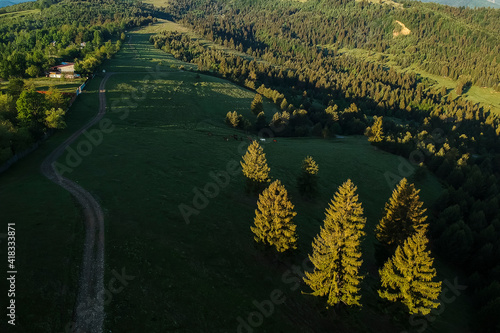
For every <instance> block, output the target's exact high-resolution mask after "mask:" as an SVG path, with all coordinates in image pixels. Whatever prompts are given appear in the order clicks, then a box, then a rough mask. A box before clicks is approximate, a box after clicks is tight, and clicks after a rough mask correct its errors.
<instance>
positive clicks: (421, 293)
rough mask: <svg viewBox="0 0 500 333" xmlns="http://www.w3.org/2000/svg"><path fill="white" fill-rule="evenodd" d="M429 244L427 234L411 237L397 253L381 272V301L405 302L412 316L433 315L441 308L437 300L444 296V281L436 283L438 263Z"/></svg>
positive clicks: (417, 234)
mask: <svg viewBox="0 0 500 333" xmlns="http://www.w3.org/2000/svg"><path fill="white" fill-rule="evenodd" d="M427 243H428V240H427V238H426V237H425V234H424V233H423V232H418V233H415V234H413V235H412V236H411V237H409V238H408V239H407V240H406V241H405V242H404V243H403V245H401V246H398V248H397V249H396V253H395V254H394V256H393V257H392V258H390V259H389V260H388V261H387V262H386V263H385V265H384V267H383V268H382V269H380V271H379V273H380V277H381V280H382V289H381V290H379V291H378V293H379V295H380V297H382V298H385V299H387V300H389V301H392V302H396V301H401V302H402V303H403V304H404V305H405V306H406V307H407V308H408V311H409V313H410V314H422V315H426V314H429V313H430V311H431V310H432V309H433V308H437V307H438V306H439V302H436V300H437V299H438V297H439V294H440V293H441V281H439V282H434V281H432V280H433V279H434V277H436V269H435V268H434V267H432V264H433V261H434V259H433V258H432V257H431V253H430V251H427V250H426V246H427Z"/></svg>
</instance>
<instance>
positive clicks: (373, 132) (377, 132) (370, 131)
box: [365, 116, 384, 142]
mask: <svg viewBox="0 0 500 333" xmlns="http://www.w3.org/2000/svg"><path fill="white" fill-rule="evenodd" d="M382 118H383V117H377V116H374V117H373V119H374V120H375V122H374V123H373V125H372V126H370V127H368V128H367V129H366V132H365V135H366V136H368V141H370V142H381V141H382V140H384V131H383V124H382Z"/></svg>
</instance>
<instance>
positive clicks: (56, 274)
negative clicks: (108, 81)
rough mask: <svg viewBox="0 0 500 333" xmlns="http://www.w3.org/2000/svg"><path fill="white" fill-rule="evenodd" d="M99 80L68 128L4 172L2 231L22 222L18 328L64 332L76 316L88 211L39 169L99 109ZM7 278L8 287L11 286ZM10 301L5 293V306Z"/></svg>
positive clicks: (0, 185)
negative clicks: (84, 224) (73, 313)
mask: <svg viewBox="0 0 500 333" xmlns="http://www.w3.org/2000/svg"><path fill="white" fill-rule="evenodd" d="M99 81H100V79H98V78H96V79H94V80H93V81H91V82H90V84H89V85H88V86H87V90H86V91H85V92H84V93H83V94H82V95H80V97H78V99H77V102H76V103H75V104H74V105H73V107H72V108H71V110H70V112H69V113H68V115H67V124H68V128H67V129H65V130H64V131H61V132H58V133H56V134H55V135H53V136H52V137H50V138H49V139H48V140H47V141H45V142H44V143H43V144H42V145H41V147H40V148H39V149H37V150H36V151H34V152H33V153H32V154H30V155H28V156H27V157H26V158H24V159H22V160H21V161H20V162H18V163H16V164H15V165H14V166H13V167H11V168H10V169H9V170H7V171H6V172H5V173H2V174H0V207H1V215H0V221H1V222H2V230H1V231H0V233H5V232H6V230H7V223H16V245H17V252H16V266H17V267H16V268H17V272H18V274H17V280H16V289H17V290H16V309H17V310H16V313H17V318H18V319H17V321H16V329H17V330H18V332H47V333H52V332H60V331H61V332H62V331H64V326H65V325H66V324H67V323H68V322H69V321H70V320H71V315H72V311H73V305H74V303H75V294H76V291H77V288H76V287H77V283H78V276H79V268H78V267H79V266H80V263H81V260H82V244H83V241H82V240H83V237H84V234H83V222H82V217H81V213H80V208H79V207H78V206H77V205H76V203H75V201H74V200H73V198H72V197H71V196H70V194H69V193H67V192H66V191H65V190H63V189H62V188H60V187H59V186H57V185H56V184H54V183H52V182H50V181H49V180H47V179H46V178H45V177H43V176H42V174H41V173H40V171H39V170H40V165H41V163H42V161H43V160H44V159H45V157H46V156H47V155H48V154H49V153H50V152H51V151H52V150H53V149H55V148H56V147H57V146H58V145H59V144H60V143H62V141H63V140H64V139H66V138H67V137H68V136H69V135H71V134H72V133H73V132H75V131H76V130H77V129H78V128H80V127H81V126H82V125H83V124H85V123H86V122H87V121H88V120H89V119H90V118H92V117H93V116H94V115H95V114H96V113H97V108H98V99H97V87H98V86H99ZM0 241H1V247H0V255H1V256H2V258H6V257H7V253H6V243H5V241H6V240H5V239H0ZM5 282H6V280H5V279H2V281H1V283H0V287H1V288H2V290H8V288H7V285H6V283H5ZM6 301H7V298H6V297H2V301H1V307H2V308H3V309H5V308H6V307H7V304H6ZM1 325H2V326H1V328H0V331H2V332H10V331H9V329H7V328H6V325H7V323H6V320H2V321H1ZM4 325H5V326H4Z"/></svg>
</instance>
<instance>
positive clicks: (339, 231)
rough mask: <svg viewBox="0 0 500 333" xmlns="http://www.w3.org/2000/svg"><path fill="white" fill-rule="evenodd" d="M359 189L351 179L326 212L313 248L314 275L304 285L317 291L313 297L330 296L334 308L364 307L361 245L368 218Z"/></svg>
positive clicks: (339, 190)
mask: <svg viewBox="0 0 500 333" xmlns="http://www.w3.org/2000/svg"><path fill="white" fill-rule="evenodd" d="M356 189H357V188H356V186H354V184H353V183H352V182H351V180H350V179H349V180H347V181H346V182H345V183H344V184H342V185H341V186H340V187H339V189H338V191H337V193H335V196H334V198H333V200H332V201H331V203H330V204H329V206H328V208H327V209H326V217H325V220H324V226H323V227H322V228H321V230H320V233H319V235H317V236H316V238H315V239H314V241H313V244H312V247H313V253H312V255H310V256H309V259H310V260H311V262H312V263H313V265H314V267H315V268H314V271H313V272H312V273H310V272H305V275H306V277H305V278H304V282H305V283H306V284H307V285H308V286H309V287H310V288H311V289H312V290H313V292H312V295H315V296H326V297H327V303H328V305H332V306H333V305H337V304H340V303H343V304H345V305H349V306H350V305H358V306H361V304H360V302H359V301H360V299H361V295H360V294H359V290H360V288H359V284H360V282H361V280H362V278H363V277H362V276H361V274H360V273H359V268H360V266H361V263H362V262H363V261H362V260H361V249H360V243H361V237H362V236H363V235H364V232H363V228H364V226H365V223H366V218H364V217H363V208H362V207H361V203H360V202H358V195H357V194H356Z"/></svg>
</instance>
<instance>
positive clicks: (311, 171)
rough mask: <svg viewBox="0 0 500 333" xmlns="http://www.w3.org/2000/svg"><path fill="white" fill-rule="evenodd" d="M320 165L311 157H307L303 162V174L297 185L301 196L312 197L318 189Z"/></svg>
mask: <svg viewBox="0 0 500 333" xmlns="http://www.w3.org/2000/svg"><path fill="white" fill-rule="evenodd" d="M318 170H319V169H318V164H317V163H316V161H314V159H313V158H312V157H311V156H307V157H306V158H305V159H304V160H303V161H302V167H301V173H300V175H299V177H298V178H297V185H298V187H299V191H300V194H302V195H303V196H305V197H312V196H314V194H315V193H316V191H317V187H318V180H317V177H318Z"/></svg>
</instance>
